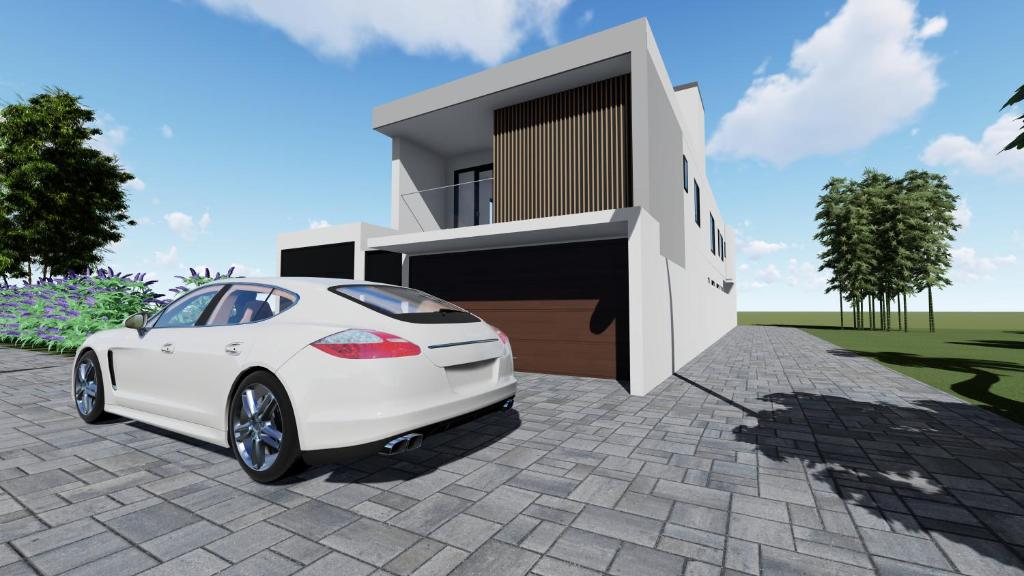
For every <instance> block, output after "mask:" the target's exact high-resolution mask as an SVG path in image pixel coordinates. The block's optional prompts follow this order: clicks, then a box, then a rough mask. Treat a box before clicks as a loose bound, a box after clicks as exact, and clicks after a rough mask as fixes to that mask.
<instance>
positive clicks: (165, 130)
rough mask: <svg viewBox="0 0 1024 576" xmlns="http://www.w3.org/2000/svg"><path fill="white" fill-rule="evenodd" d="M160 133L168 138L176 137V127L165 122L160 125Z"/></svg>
mask: <svg viewBox="0 0 1024 576" xmlns="http://www.w3.org/2000/svg"><path fill="white" fill-rule="evenodd" d="M160 134H161V135H162V136H163V137H164V138H167V139H171V138H174V129H173V128H171V127H170V126H168V125H167V124H164V125H163V126H161V127H160Z"/></svg>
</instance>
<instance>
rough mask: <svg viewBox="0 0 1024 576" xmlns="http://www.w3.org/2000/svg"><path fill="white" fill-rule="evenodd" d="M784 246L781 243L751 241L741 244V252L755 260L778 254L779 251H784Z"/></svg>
mask: <svg viewBox="0 0 1024 576" xmlns="http://www.w3.org/2000/svg"><path fill="white" fill-rule="evenodd" d="M785 248H786V245H785V244H784V243H782V242H765V241H764V240H751V241H750V242H746V243H744V244H743V247H742V248H741V250H742V251H743V253H744V254H746V255H747V256H750V257H751V258H752V259H754V260H757V259H758V258H760V257H762V256H765V255H768V254H771V253H773V252H778V251H779V250H785Z"/></svg>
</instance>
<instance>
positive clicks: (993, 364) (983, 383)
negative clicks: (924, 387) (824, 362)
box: [829, 349, 1024, 424]
mask: <svg viewBox="0 0 1024 576" xmlns="http://www.w3.org/2000/svg"><path fill="white" fill-rule="evenodd" d="M829 353H830V354H832V355H834V356H866V357H868V358H874V359H875V360H878V361H879V362H882V363H883V364H890V365H894V366H906V367H910V368H934V369H937V370H945V371H947V372H958V373H961V374H964V375H965V376H967V378H965V379H964V380H961V381H960V382H957V383H956V384H953V385H952V386H950V389H951V390H952V391H953V392H956V393H957V394H959V395H961V396H963V397H965V398H970V399H971V400H974V401H975V402H978V403H979V404H981V405H982V406H984V407H985V408H987V409H989V410H991V411H993V412H995V413H996V414H999V415H1000V416H1003V417H1005V418H1008V419H1010V420H1013V421H1014V422H1017V423H1018V424H1024V402H1021V401H1019V400H1014V399H1012V398H1007V397H1005V396H1000V395H999V394H996V393H995V392H993V391H992V387H993V386H995V385H996V384H998V383H999V381H1000V379H1001V376H1000V375H999V374H998V373H997V372H1024V365H1022V364H1017V363H1015V362H1005V361H1002V360H982V359H979V358H942V357H934V356H918V355H917V354H908V353H905V352H864V351H857V352H851V351H848V350H841V349H836V350H829Z"/></svg>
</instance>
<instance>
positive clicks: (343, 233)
mask: <svg viewBox="0 0 1024 576" xmlns="http://www.w3.org/2000/svg"><path fill="white" fill-rule="evenodd" d="M394 233H395V230H392V229H391V228H385V227H383V226H375V225H373V224H367V223H366V222H353V223H351V224H339V225H336V226H327V227H325V228H315V229H312V230H301V231H299V232H289V233H287V234H280V235H279V236H278V237H277V275H278V276H280V275H281V251H282V250H288V249H289V248H305V247H308V246H323V245H324V244H341V243H342V242H352V245H353V258H354V260H353V266H352V278H353V279H354V280H365V279H366V252H367V250H369V248H368V247H367V241H368V240H369V239H370V238H375V237H377V236H387V235H389V234H394Z"/></svg>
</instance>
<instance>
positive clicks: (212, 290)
mask: <svg viewBox="0 0 1024 576" xmlns="http://www.w3.org/2000/svg"><path fill="white" fill-rule="evenodd" d="M222 288H224V287H223V286H221V285H218V286H210V287H208V288H206V287H204V288H199V289H197V290H195V291H194V292H192V293H190V294H186V295H185V296H183V297H181V298H180V299H179V300H177V301H176V302H172V303H171V305H170V306H168V307H167V309H166V310H164V311H163V313H161V314H160V317H159V318H157V321H156V324H154V325H153V327H154V328H182V327H189V326H195V325H196V322H197V321H199V318H200V317H201V316H202V315H203V311H204V310H206V307H207V306H209V305H210V301H212V300H213V298H214V296H216V295H217V293H218V292H220V291H221V289H222Z"/></svg>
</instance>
